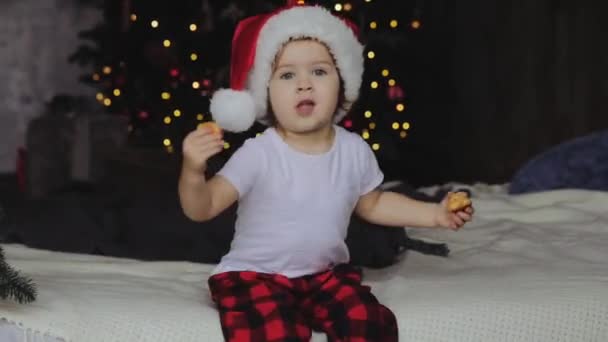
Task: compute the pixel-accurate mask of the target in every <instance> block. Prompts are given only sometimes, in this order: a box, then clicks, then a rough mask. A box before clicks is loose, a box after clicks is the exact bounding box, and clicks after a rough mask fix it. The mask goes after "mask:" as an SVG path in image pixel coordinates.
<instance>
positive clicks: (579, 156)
mask: <svg viewBox="0 0 608 342" xmlns="http://www.w3.org/2000/svg"><path fill="white" fill-rule="evenodd" d="M564 188H578V189H588V190H602V191H608V130H607V131H600V132H596V133H592V134H589V135H586V136H583V137H580V138H576V139H573V140H569V141H567V142H564V143H562V144H559V145H557V146H555V147H553V148H551V149H549V150H547V151H545V152H544V153H541V154H539V155H538V156H536V157H534V158H533V159H531V160H530V161H529V162H527V163H526V164H525V165H524V166H523V167H522V168H521V169H520V170H518V171H517V172H516V173H515V175H514V177H513V179H512V180H511V183H510V184H509V193H511V194H521V193H528V192H536V191H546V190H554V189H564Z"/></svg>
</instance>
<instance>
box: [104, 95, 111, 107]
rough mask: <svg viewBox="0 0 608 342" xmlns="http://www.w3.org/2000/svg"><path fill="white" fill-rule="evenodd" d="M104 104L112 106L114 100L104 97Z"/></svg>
mask: <svg viewBox="0 0 608 342" xmlns="http://www.w3.org/2000/svg"><path fill="white" fill-rule="evenodd" d="M103 105H104V106H106V107H110V106H111V105H112V100H110V99H109V98H107V97H106V98H105V99H103Z"/></svg>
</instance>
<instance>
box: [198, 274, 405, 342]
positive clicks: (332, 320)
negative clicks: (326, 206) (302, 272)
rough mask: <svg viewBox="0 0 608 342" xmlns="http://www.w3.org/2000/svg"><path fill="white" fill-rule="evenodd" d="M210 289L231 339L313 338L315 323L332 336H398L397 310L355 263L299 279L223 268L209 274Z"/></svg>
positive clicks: (383, 341) (386, 340)
mask: <svg viewBox="0 0 608 342" xmlns="http://www.w3.org/2000/svg"><path fill="white" fill-rule="evenodd" d="M209 289H210V290H211V296H212V298H213V300H214V301H215V303H216V304H217V307H218V310H219V313H220V321H221V324H222V332H223V334H224V338H225V340H226V341H230V342H248V341H251V342H271V341H294V342H295V341H298V342H299V341H310V338H311V334H312V332H311V328H312V329H314V330H316V331H323V332H325V333H326V334H327V337H328V340H329V341H340V342H342V341H349V342H366V341H374V342H392V341H397V340H398V330H397V322H396V319H395V316H394V314H393V313H392V312H391V311H390V310H389V309H388V308H387V307H385V306H384V305H382V304H380V303H379V302H378V300H377V299H376V297H374V295H372V294H371V292H370V288H369V286H364V285H361V271H360V270H358V269H355V268H354V267H352V266H350V265H346V264H344V265H338V266H337V267H335V268H333V269H332V270H329V271H326V272H322V273H318V274H313V275H309V276H304V277H299V278H287V277H285V276H282V275H276V274H266V273H256V272H251V271H243V272H226V273H220V274H216V275H214V276H212V277H211V278H209Z"/></svg>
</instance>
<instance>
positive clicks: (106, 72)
mask: <svg viewBox="0 0 608 342" xmlns="http://www.w3.org/2000/svg"><path fill="white" fill-rule="evenodd" d="M102 71H103V73H104V74H106V75H109V74H111V73H112V68H111V67H109V66H107V65H106V66H104V67H103V69H102Z"/></svg>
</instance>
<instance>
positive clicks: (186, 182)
mask: <svg viewBox="0 0 608 342" xmlns="http://www.w3.org/2000/svg"><path fill="white" fill-rule="evenodd" d="M362 55H363V46H361V44H360V43H359V42H358V40H357V38H356V34H355V32H354V27H353V26H351V24H349V23H348V22H346V21H342V20H341V19H338V18H337V17H334V16H333V15H332V14H331V13H330V12H328V11H326V10H325V9H323V8H322V7H312V6H290V7H286V8H282V9H280V10H277V11H275V12H273V13H270V14H265V15H259V16H255V17H251V18H247V19H245V20H243V21H242V22H240V23H239V25H238V27H237V29H236V33H235V36H234V39H233V52H232V69H231V88H232V89H223V90H219V91H218V92H216V93H215V94H214V96H213V99H212V103H211V112H212V115H213V117H214V119H215V121H216V122H217V123H218V124H219V125H220V126H221V127H222V128H224V129H226V130H232V131H243V130H246V129H248V128H249V127H250V126H251V125H252V124H253V122H254V121H255V120H256V119H257V120H259V121H261V122H264V123H266V124H268V125H269V126H270V127H269V128H268V129H267V130H266V131H265V132H264V133H263V134H262V135H260V136H258V137H256V138H252V139H249V140H247V141H246V142H245V143H244V144H243V146H242V147H241V148H240V149H239V150H237V151H236V152H235V153H234V155H233V156H232V158H230V160H229V161H228V162H227V163H226V165H224V167H223V168H222V169H221V170H220V171H219V172H218V174H217V175H215V176H214V177H212V178H211V179H210V180H208V181H206V180H205V178H204V176H203V172H204V170H205V167H206V162H207V160H208V159H209V158H210V157H211V156H213V155H215V154H217V153H218V152H220V151H221V150H222V149H223V141H222V137H221V134H217V133H213V132H212V131H211V130H207V129H198V130H196V131H194V132H192V133H190V134H189V135H188V136H187V137H186V138H185V139H184V144H183V153H184V162H183V169H182V174H181V177H180V181H179V194H180V200H181V203H182V207H183V210H184V212H185V213H186V215H187V216H188V217H190V218H191V219H193V220H197V221H204V220H208V219H211V218H213V217H215V216H216V215H218V214H219V213H220V212H221V211H223V210H224V209H226V208H227V207H229V206H230V205H231V204H233V203H234V202H235V201H237V200H238V201H239V207H238V218H237V222H236V227H235V236H234V240H233V241H232V245H231V249H230V252H228V254H226V255H225V256H224V257H223V258H222V260H221V262H220V263H219V264H218V265H217V267H216V269H215V270H214V272H213V274H212V276H211V277H210V279H209V288H210V291H211V294H212V298H213V300H214V301H215V302H216V303H217V306H218V309H219V313H220V321H221V325H222V331H223V334H224V338H225V339H226V340H227V341H308V340H309V339H310V337H311V328H312V329H315V330H319V331H323V332H325V333H326V334H327V336H328V338H329V340H330V341H397V340H398V329H397V322H396V319H395V316H394V314H393V313H392V312H391V311H390V310H389V309H388V308H387V307H385V306H383V305H382V304H380V303H379V302H378V300H377V299H376V298H375V297H374V296H373V295H372V294H371V292H370V288H369V287H368V286H364V285H362V284H361V274H360V272H359V271H358V270H356V269H354V268H353V267H351V266H349V264H348V262H349V255H348V249H347V247H346V244H345V242H344V239H345V237H346V233H347V231H346V230H347V226H348V223H349V219H350V216H351V213H352V212H353V210H354V211H355V212H356V213H357V214H358V215H360V216H361V217H363V218H364V219H366V220H369V221H371V222H374V223H378V224H382V225H391V226H395V227H404V226H421V227H434V226H440V227H446V228H450V229H454V230H457V229H459V228H460V227H461V226H462V225H463V224H464V223H465V222H466V221H469V220H470V219H471V215H472V213H473V209H472V207H470V206H469V207H467V208H466V209H464V210H460V211H457V212H451V211H449V210H448V208H447V204H446V200H444V201H443V202H442V203H441V204H435V203H424V202H418V201H414V200H412V199H409V198H407V197H405V196H402V195H399V194H396V193H391V192H382V191H379V190H376V189H377V187H378V186H379V185H380V184H381V182H382V181H383V174H382V172H381V171H380V169H379V167H378V163H377V161H376V159H375V156H374V154H373V152H372V151H371V149H370V148H369V146H368V145H367V144H366V143H365V141H364V140H363V139H362V138H361V137H360V136H359V135H357V134H354V133H351V132H348V131H347V130H345V129H343V128H341V127H340V126H337V125H335V122H338V121H340V120H341V119H342V118H343V117H344V116H345V114H346V112H347V110H348V109H349V108H350V107H351V105H352V103H353V102H354V101H355V100H356V99H357V97H358V92H359V88H360V85H361V78H362V73H363V57H362Z"/></svg>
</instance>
